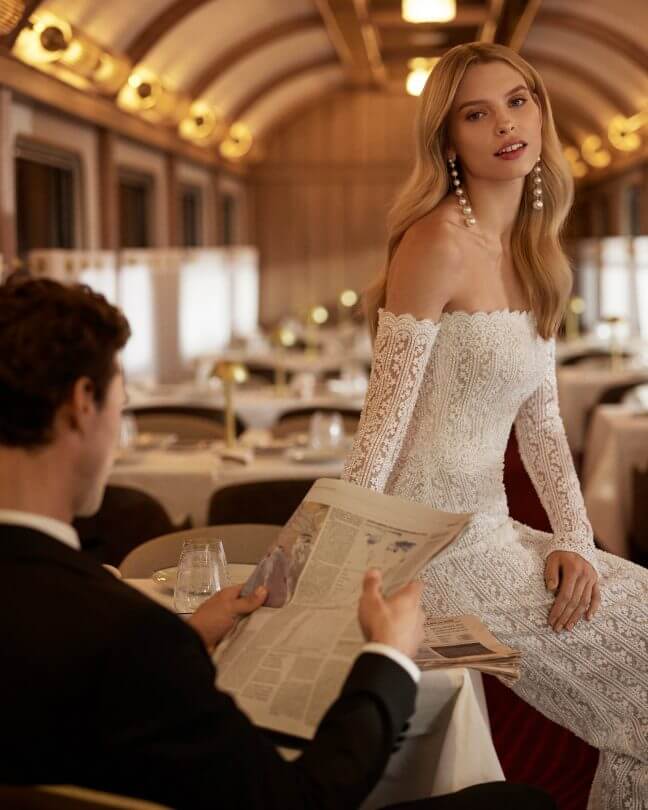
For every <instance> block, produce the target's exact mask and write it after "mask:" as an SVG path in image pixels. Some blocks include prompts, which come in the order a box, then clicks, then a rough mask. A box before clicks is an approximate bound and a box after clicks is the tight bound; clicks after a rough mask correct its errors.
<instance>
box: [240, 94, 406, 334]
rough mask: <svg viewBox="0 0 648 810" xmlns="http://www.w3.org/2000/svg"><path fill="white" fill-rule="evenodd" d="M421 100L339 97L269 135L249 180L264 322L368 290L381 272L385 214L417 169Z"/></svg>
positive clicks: (329, 98)
mask: <svg viewBox="0 0 648 810" xmlns="http://www.w3.org/2000/svg"><path fill="white" fill-rule="evenodd" d="M415 104H416V101H415V100H414V99H412V98H410V97H404V96H385V95H381V94H378V93H372V92H364V91H362V92H360V91H358V92H354V91H338V92H336V93H334V94H333V95H331V96H328V97H327V98H326V99H324V100H322V101H321V102H320V103H318V104H317V105H316V106H314V107H311V108H310V109H309V110H307V111H306V112H305V113H304V114H303V115H301V116H299V117H298V118H297V119H295V120H293V121H292V122H289V123H287V124H286V125H285V126H282V127H281V129H280V130H279V131H277V132H276V133H275V134H274V136H272V137H271V138H270V140H269V142H268V146H267V151H266V155H265V159H264V162H263V164H262V165H261V166H259V167H258V168H257V169H256V170H255V173H254V175H253V177H252V179H251V197H252V204H253V222H254V230H255V235H256V242H257V244H258V246H259V249H260V255H261V318H262V321H263V322H264V323H266V324H268V323H271V322H273V321H275V320H276V319H277V318H279V317H281V316H282V315H284V314H286V313H288V312H299V311H301V310H303V309H305V308H307V307H308V306H311V305H312V304H315V303H320V302H326V301H333V300H334V299H335V298H336V297H337V295H338V294H339V292H340V291H341V290H342V289H344V288H345V287H353V288H355V289H362V288H363V287H365V286H366V285H367V283H368V282H369V281H370V280H371V279H372V278H373V276H374V275H375V274H376V273H377V272H379V271H380V270H381V269H382V267H383V264H384V260H385V251H386V229H385V217H386V213H387V210H388V208H389V206H390V204H391V202H392V200H393V197H394V195H395V193H396V190H397V189H398V187H399V186H400V185H401V184H402V183H403V181H404V180H405V178H406V176H407V173H408V171H409V168H410V165H411V156H412V150H413V135H412V132H413V120H414V110H415Z"/></svg>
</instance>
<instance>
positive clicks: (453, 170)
mask: <svg viewBox="0 0 648 810" xmlns="http://www.w3.org/2000/svg"><path fill="white" fill-rule="evenodd" d="M448 164H449V166H450V182H451V183H452V190H453V191H454V193H455V194H456V195H457V202H458V203H459V208H460V209H461V213H462V214H463V215H464V223H465V224H466V227H467V228H470V227H472V226H473V225H475V224H476V223H477V220H476V219H475V217H474V216H473V212H472V208H471V206H470V203H469V202H468V197H467V196H466V192H465V191H464V190H463V188H462V187H461V180H460V179H459V172H458V171H457V166H456V163H455V161H454V158H448Z"/></svg>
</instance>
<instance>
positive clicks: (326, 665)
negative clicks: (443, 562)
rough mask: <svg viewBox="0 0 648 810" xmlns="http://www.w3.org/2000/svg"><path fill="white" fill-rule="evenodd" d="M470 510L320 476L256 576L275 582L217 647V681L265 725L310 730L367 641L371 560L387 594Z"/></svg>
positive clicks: (256, 580)
mask: <svg viewBox="0 0 648 810" xmlns="http://www.w3.org/2000/svg"><path fill="white" fill-rule="evenodd" d="M470 517H471V516H470V515H468V514H455V513H447V512H440V511H437V510H434V509H431V508H430V507H428V506H425V505H423V504H418V503H412V502H411V501H405V500H403V499H401V498H397V497H394V496H390V495H383V494H381V493H377V492H374V491H372V490H369V489H366V488H364V487H359V486H357V485H355V484H351V483H349V482H346V481H339V480H330V479H321V480H319V481H317V482H316V483H315V484H314V485H313V487H312V488H311V490H310V491H309V493H308V495H307V496H306V498H305V499H304V501H303V502H302V504H301V505H300V506H299V508H298V509H297V510H296V512H295V514H294V515H293V516H292V518H291V519H290V521H289V522H288V523H287V525H286V527H285V528H284V529H283V530H282V531H281V532H280V534H279V537H278V538H277V540H276V541H275V543H273V544H272V546H271V547H270V548H269V549H268V551H267V552H266V554H265V555H264V558H263V559H262V560H261V562H260V563H259V565H258V566H257V568H256V570H255V572H254V573H253V574H252V576H251V577H250V579H249V580H248V583H246V592H249V591H250V590H252V589H253V588H255V587H257V586H258V585H260V584H264V585H265V586H266V587H267V588H268V589H269V594H268V600H267V601H266V603H265V605H264V607H262V608H260V609H259V610H257V611H255V612H254V613H253V614H252V615H251V616H248V617H247V618H245V619H243V620H242V621H241V622H239V623H238V625H237V626H236V627H235V628H234V630H233V631H232V632H231V633H230V634H229V636H228V637H227V638H226V639H225V640H224V641H223V642H222V643H221V644H220V645H219V647H218V649H217V652H216V653H215V658H214V660H215V662H216V663H217V665H218V673H219V674H218V685H219V686H220V687H221V688H222V689H225V690H227V691H228V692H230V694H232V695H233V697H234V698H235V699H236V701H237V703H238V704H239V706H240V707H241V708H242V709H243V710H244V711H245V712H247V714H248V715H249V716H250V717H251V718H252V720H253V721H254V722H255V723H256V724H257V725H259V726H262V727H264V728H268V729H272V730H275V731H281V732H284V733H287V734H293V735H296V736H299V737H303V738H306V739H311V738H312V736H313V734H314V732H315V729H316V727H317V725H318V723H319V721H320V720H321V718H322V716H323V715H324V714H325V712H326V710H327V709H328V707H329V706H330V705H331V703H332V702H333V701H334V700H335V698H336V697H337V695H338V694H339V691H340V688H341V687H342V684H343V682H344V679H345V678H346V676H347V674H348V672H349V670H350V668H351V665H352V663H353V661H354V659H355V658H356V656H357V654H358V652H359V650H360V648H361V647H362V645H363V643H364V639H363V636H362V632H361V630H360V625H359V623H358V619H357V607H358V599H359V596H360V592H361V588H362V581H363V579H364V575H365V572H366V571H367V569H368V568H378V569H380V570H381V571H382V573H383V588H384V591H385V593H386V594H387V595H388V594H389V593H390V592H392V591H394V590H396V589H398V588H399V587H401V586H402V585H405V584H406V583H408V582H410V581H411V580H412V579H414V578H415V577H416V576H417V574H418V573H419V572H420V571H421V569H422V568H424V567H425V566H426V565H427V563H428V562H429V561H430V560H431V559H432V558H433V557H434V556H435V555H436V554H438V553H439V552H441V551H442V550H443V549H444V548H445V547H446V546H447V545H448V544H449V543H451V542H452V541H453V540H455V539H456V538H457V537H458V536H459V535H460V533H461V532H462V531H463V530H464V528H465V527H466V526H467V525H468V523H469V521H470Z"/></svg>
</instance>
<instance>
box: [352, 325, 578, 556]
mask: <svg viewBox="0 0 648 810" xmlns="http://www.w3.org/2000/svg"><path fill="white" fill-rule="evenodd" d="M514 423H515V425H516V433H517V436H518V442H519V447H520V452H521V455H522V458H523V461H524V463H525V466H526V468H527V470H528V472H529V474H530V476H531V479H532V480H533V482H534V485H535V487H536V489H537V491H538V494H539V496H540V498H541V500H542V502H543V505H544V507H545V509H546V511H547V514H548V515H549V518H550V521H551V525H552V528H553V530H554V542H553V545H552V549H551V550H554V549H557V548H561V549H565V550H569V551H575V552H577V553H579V554H581V555H582V556H584V557H586V558H587V559H588V561H590V562H592V563H593V559H592V558H593V553H592V552H593V548H594V547H593V543H592V533H591V528H590V526H589V523H588V521H587V517H586V515H585V509H584V505H583V500H582V496H581V492H580V487H579V483H578V479H577V477H576V474H575V471H574V467H573V463H572V459H571V454H570V451H569V448H568V446H567V441H566V438H565V433H564V429H563V426H562V421H561V419H560V414H559V411H558V401H557V393H556V381H555V360H554V342H553V341H552V340H550V341H547V340H543V339H542V338H541V337H539V335H538V333H537V331H536V327H535V320H534V317H533V315H531V314H530V313H527V312H514V311H510V310H500V311H497V312H491V313H474V314H468V313H464V312H451V313H444V314H443V315H442V316H441V318H440V320H439V321H438V322H437V323H433V322H431V321H419V320H416V319H414V318H413V317H412V316H410V315H400V316H395V315H393V314H392V313H390V312H387V311H384V310H383V311H381V312H380V316H379V326H378V333H377V336H376V343H375V350H374V367H373V371H372V376H371V380H370V383H369V390H368V394H367V400H366V402H365V408H364V410H363V414H362V418H361V421H360V425H359V428H358V433H357V435H356V439H355V442H354V446H353V449H352V451H351V453H350V455H349V458H348V459H347V463H346V466H345V471H344V477H345V478H347V479H348V480H351V481H354V482H355V483H358V484H361V485H364V486H369V487H371V488H373V489H378V490H381V491H384V492H387V493H389V494H394V495H400V496H401V497H404V498H411V499H413V500H417V501H421V502H424V503H428V504H430V505H431V506H434V507H436V508H438V509H444V510H447V511H452V512H464V511H465V512H475V513H477V515H478V516H479V518H480V521H481V523H482V528H483V529H486V528H487V526H488V525H490V526H493V527H494V526H496V525H498V524H499V523H502V522H503V521H505V520H506V519H507V518H508V507H507V502H506V494H505V491H504V483H503V469H504V452H505V450H506V445H507V442H508V437H509V434H510V431H511V427H512V425H513V424H514Z"/></svg>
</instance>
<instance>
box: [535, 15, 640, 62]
mask: <svg viewBox="0 0 648 810" xmlns="http://www.w3.org/2000/svg"><path fill="white" fill-rule="evenodd" d="M536 22H537V23H538V25H547V26H550V27H553V28H562V29H565V28H567V29H569V30H570V31H574V32H576V33H578V34H582V35H583V36H584V37H586V38H587V37H589V38H590V39H595V40H596V41H597V42H601V43H603V44H604V45H607V46H608V47H609V48H611V49H612V50H614V51H617V52H618V53H620V54H622V55H623V56H625V58H626V59H629V60H630V61H631V62H634V63H635V64H636V65H637V66H638V67H639V68H640V69H641V70H643V71H644V72H646V71H648V50H646V49H645V48H642V47H641V46H640V45H638V44H637V43H636V42H634V41H633V40H631V39H629V38H628V37H626V36H625V34H622V33H620V32H619V31H616V30H614V29H612V28H608V27H607V26H606V25H603V23H600V22H598V21H597V20H592V19H590V18H588V17H582V16H580V15H578V14H572V13H571V12H569V11H556V10H554V9H544V10H541V11H540V12H539V13H538V16H537V17H536Z"/></svg>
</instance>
